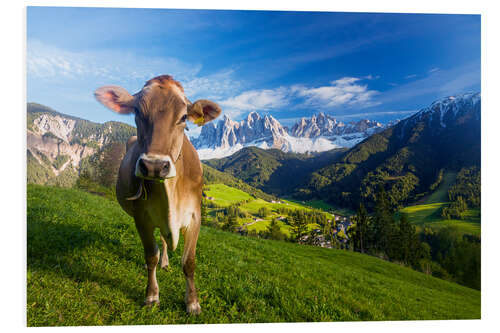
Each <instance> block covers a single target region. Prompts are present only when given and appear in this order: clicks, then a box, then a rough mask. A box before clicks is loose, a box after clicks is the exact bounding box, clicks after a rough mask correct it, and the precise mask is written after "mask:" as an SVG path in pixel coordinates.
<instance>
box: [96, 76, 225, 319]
mask: <svg viewBox="0 0 500 333" xmlns="http://www.w3.org/2000/svg"><path fill="white" fill-rule="evenodd" d="M95 97H96V98H97V100H98V101H100V102H101V103H102V104H104V105H105V106H106V107H108V108H110V109H111V110H113V111H115V112H117V113H120V114H130V113H134V114H135V123H136V125H137V137H136V136H134V137H132V138H130V139H129V141H128V143H127V153H126V155H125V157H124V158H123V160H122V163H121V165H120V171H119V173H118V182H117V184H116V196H117V199H118V202H119V203H120V205H121V206H122V208H123V209H124V210H125V211H126V212H127V213H128V214H129V215H130V216H132V217H133V218H134V220H135V226H136V228H137V231H138V232H139V236H140V237H141V241H142V244H143V246H144V254H145V258H146V266H147V269H148V285H147V289H146V300H145V305H152V304H154V303H159V288H158V283H157V282H156V266H157V264H158V262H159V260H160V255H159V252H160V251H159V250H158V246H157V244H156V241H155V238H154V235H153V232H154V230H155V229H156V228H159V229H160V233H161V236H162V243H163V249H162V257H161V267H162V268H165V269H166V268H167V267H168V255H167V244H168V248H169V249H170V250H171V251H174V250H175V249H176V247H177V243H178V241H179V232H182V234H183V236H184V252H183V254H182V269H183V271H184V275H185V276H186V297H185V301H186V311H187V312H188V313H193V314H198V313H200V311H201V309H200V304H199V302H198V296H197V293H196V288H195V285H194V269H195V253H196V242H197V240H198V233H199V231H200V224H201V212H200V205H201V193H202V181H203V180H202V175H203V174H202V172H203V171H202V167H201V162H200V159H199V158H198V154H197V152H196V150H195V149H194V147H193V145H192V144H191V142H189V139H188V138H187V136H186V134H184V129H185V128H186V120H189V121H192V122H194V123H196V124H198V125H203V124H205V123H206V122H209V121H211V120H213V119H215V118H217V116H219V114H220V112H221V109H220V107H219V106H218V105H217V104H215V103H214V102H211V101H207V100H198V101H196V102H195V103H191V102H190V101H189V100H188V99H187V98H186V96H185V95H184V89H183V88H182V86H181V85H180V84H179V83H178V82H177V81H174V79H173V78H172V77H171V76H168V75H162V76H158V77H156V78H153V79H151V80H149V81H148V82H146V84H145V85H144V87H143V88H142V89H141V91H139V92H138V93H136V94H135V95H133V96H132V95H130V94H129V93H128V92H127V91H126V90H125V89H123V88H121V87H116V86H106V87H101V88H99V89H97V90H96V92H95Z"/></svg>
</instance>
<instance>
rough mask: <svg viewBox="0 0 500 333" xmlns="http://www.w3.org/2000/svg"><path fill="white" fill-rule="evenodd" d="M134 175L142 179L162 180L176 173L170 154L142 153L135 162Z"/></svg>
mask: <svg viewBox="0 0 500 333" xmlns="http://www.w3.org/2000/svg"><path fill="white" fill-rule="evenodd" d="M135 175H136V176H137V177H139V178H143V179H151V180H162V179H166V178H172V177H175V175H176V170H175V165H174V163H173V162H172V159H171V158H170V156H168V155H166V156H162V155H147V154H142V155H141V156H139V158H138V159H137V163H136V164H135Z"/></svg>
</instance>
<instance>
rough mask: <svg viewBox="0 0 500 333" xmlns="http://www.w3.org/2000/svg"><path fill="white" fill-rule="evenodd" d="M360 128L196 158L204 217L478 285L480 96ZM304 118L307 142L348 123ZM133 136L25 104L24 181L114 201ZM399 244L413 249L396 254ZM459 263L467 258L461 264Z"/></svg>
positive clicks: (217, 225) (130, 130)
mask: <svg viewBox="0 0 500 333" xmlns="http://www.w3.org/2000/svg"><path fill="white" fill-rule="evenodd" d="M224 121H225V122H228V120H227V119H225V120H224ZM228 123H229V122H228ZM232 124H233V125H234V126H233V130H234V129H236V128H239V129H240V130H243V129H245V128H246V129H245V131H246V130H250V129H249V128H250V127H252V131H253V130H257V129H259V128H260V129H259V130H258V131H257V132H251V133H253V134H252V135H259V134H258V132H259V133H260V132H262V131H264V132H265V130H264V129H265V128H268V127H266V126H267V125H266V124H268V125H269V124H274V125H276V126H277V123H276V122H275V121H273V120H272V119H270V118H265V117H264V118H261V117H260V116H259V115H258V114H253V115H249V117H248V119H247V120H246V122H244V123H242V124H243V125H242V124H240V125H241V126H240V125H238V126H239V127H238V126H236V124H234V123H232ZM259 124H260V125H259ZM332 124H333V125H335V126H332ZM250 125H251V126H250ZM318 125H321V126H318ZM358 125H359V126H360V127H359V126H358V127H356V126H357V125H356V126H354V125H352V126H351V127H350V128H351V131H359V130H363V131H368V132H370V131H372V132H370V133H368V132H366V133H368V134H370V135H367V136H366V137H364V138H362V139H361V140H359V141H358V143H357V144H355V145H354V146H353V147H351V148H348V147H343V148H334V149H331V150H327V151H319V152H310V151H309V152H307V153H294V152H291V151H289V150H288V149H286V148H284V147H280V149H277V148H272V147H271V146H269V145H267V146H266V148H268V149H262V148H259V147H258V146H247V147H242V148H241V149H239V150H238V151H236V152H235V153H234V154H232V155H230V156H226V157H222V158H217V159H207V160H204V161H203V163H202V166H203V170H204V183H205V186H204V189H203V192H204V197H203V212H202V216H203V224H204V225H206V226H209V227H212V229H222V230H224V231H230V232H237V233H239V234H240V235H243V236H249V237H256V238H261V239H262V238H266V239H275V240H281V241H287V242H294V243H300V244H302V245H304V244H308V245H316V246H318V247H326V248H334V249H344V250H350V251H352V250H354V251H359V252H363V253H369V254H370V255H371V256H376V257H379V258H384V259H386V260H389V261H394V262H400V263H401V264H403V265H405V266H407V267H412V268H413V269H415V270H418V271H421V272H425V273H426V274H429V275H434V276H437V277H440V278H442V279H445V280H449V281H455V282H459V283H462V284H464V285H467V286H471V287H473V288H476V289H480V275H479V272H480V270H477V269H476V268H474V267H475V266H474V265H477V264H478V262H479V261H478V260H479V259H478V255H480V249H479V248H478V246H480V239H481V237H480V236H481V214H480V179H481V174H480V94H464V95H459V96H455V97H448V98H445V99H442V100H439V101H436V102H434V103H433V104H432V105H431V106H430V107H428V108H424V109H422V110H420V111H419V112H417V113H416V114H414V115H413V116H411V117H408V118H406V119H403V120H401V121H399V122H397V123H396V124H394V125H393V126H390V127H387V128H382V127H381V126H378V125H376V124H374V123H372V122H369V121H367V122H362V123H360V124H358ZM372 125H373V126H375V128H377V130H370V128H373V126H372ZM249 126H250V127H249ZM259 126H260V127H259ZM301 126H302V127H300V128H299V127H297V126H296V127H294V128H293V132H294V133H295V134H296V135H302V136H304V138H307V139H311V138H313V139H314V138H320V137H323V136H325V135H326V134H328V135H334V134H335V133H337V132H335V131H340V130H342V131H344V132H343V133H346V132H345V131H346V128H344V127H346V126H344V125H342V126H340V124H339V123H336V122H335V121H333V120H332V119H330V118H328V117H327V116H325V115H323V116H321V117H319V116H318V117H316V116H315V117H314V121H313V120H311V121H306V120H304V121H301ZM217 128H218V127H217ZM268 129H269V128H268ZM269 130H270V129H269ZM273 131H274V132H276V131H275V130H271V132H273ZM280 131H281V133H282V134H283V135H285V134H286V133H285V132H283V131H285V129H283V130H281V129H280V130H278V132H280ZM216 132H217V131H216ZM274 132H273V133H274ZM235 133H236V132H235ZM238 133H240V132H238ZM241 133H242V132H241ZM241 133H240V134H241ZM249 133H250V132H249ZM251 133H250V134H251ZM134 134H135V128H134V127H132V126H128V125H125V124H122V123H116V122H108V123H105V124H96V123H92V122H89V121H86V120H82V119H79V118H75V117H71V116H66V115H64V114H61V113H59V112H56V111H54V110H52V109H50V108H48V107H45V106H41V105H38V104H34V103H30V104H28V130H27V135H28V139H29V140H28V147H27V148H28V149H27V154H28V158H27V181H28V183H35V184H41V185H52V186H54V185H55V186H58V187H72V188H76V189H80V190H85V191H87V192H89V193H93V194H98V195H101V196H103V197H106V198H108V199H110V200H112V201H113V200H115V196H114V184H115V182H116V174H117V170H118V166H119V163H120V160H121V159H122V157H123V155H124V153H125V142H126V140H128V138H129V137H130V136H131V135H134ZM205 134H206V133H205ZM247 134H248V133H247ZM250 134H248V135H250ZM207 135H208V134H207ZM230 137H231V136H228V137H227V138H230ZM200 138H202V136H200ZM198 140H201V139H198ZM254 141H255V140H254ZM254 141H252V142H254ZM194 143H195V144H196V141H195V142H194ZM360 204H363V205H364V207H365V208H366V211H365V212H364V213H363V211H362V210H361V207H360ZM405 219H406V220H405ZM363 242H364V243H363ZM440 244H441V245H443V244H448V245H447V246H448V247H443V246H444V245H443V246H441V245H440ZM450 244H451V245H450ZM455 248H460V252H457V251H456V250H455ZM450 251H451V252H450ZM453 251H455V252H453ZM403 252H404V253H411V254H412V255H413V257H408V256H406V257H401V256H400V254H401V253H403ZM450 256H451V257H450ZM450 258H451V259H450ZM463 263H470V265H469V266H470V267H469V266H467V268H466V269H467V272H464V271H462V270H463V269H465V268H463V267H466V266H465V265H464V264H463ZM479 264H480V263H479ZM471 265H472V266H471ZM461 267H462V268H463V269H462V268H461ZM461 269H462V270H461Z"/></svg>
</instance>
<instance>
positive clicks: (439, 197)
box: [424, 172, 457, 204]
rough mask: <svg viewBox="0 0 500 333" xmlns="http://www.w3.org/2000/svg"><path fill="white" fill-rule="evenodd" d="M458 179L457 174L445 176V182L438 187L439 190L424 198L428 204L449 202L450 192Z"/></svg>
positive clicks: (446, 174) (450, 173)
mask: <svg viewBox="0 0 500 333" xmlns="http://www.w3.org/2000/svg"><path fill="white" fill-rule="evenodd" d="M455 179H457V173H456V172H447V173H445V174H444V176H443V181H442V182H441V184H440V185H439V186H438V188H437V189H436V190H435V191H434V192H432V193H431V194H430V195H429V196H428V197H427V198H424V200H425V203H426V204H431V203H437V202H447V201H448V190H449V189H450V186H452V185H453V183H454V182H455Z"/></svg>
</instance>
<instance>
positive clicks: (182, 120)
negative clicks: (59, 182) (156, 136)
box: [181, 114, 188, 123]
mask: <svg viewBox="0 0 500 333" xmlns="http://www.w3.org/2000/svg"><path fill="white" fill-rule="evenodd" d="M187 117H188V116H187V114H185V115H183V116H182V118H181V123H184V122H186V119H187Z"/></svg>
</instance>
